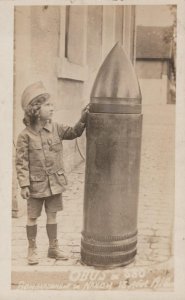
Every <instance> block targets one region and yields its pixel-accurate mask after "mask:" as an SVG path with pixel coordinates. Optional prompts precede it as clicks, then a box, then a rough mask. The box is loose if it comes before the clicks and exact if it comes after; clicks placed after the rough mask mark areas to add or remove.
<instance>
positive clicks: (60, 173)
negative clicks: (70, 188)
mask: <svg viewBox="0 0 185 300" xmlns="http://www.w3.org/2000/svg"><path fill="white" fill-rule="evenodd" d="M57 177H58V181H59V183H60V184H61V185H62V186H65V185H67V183H68V182H67V177H66V175H65V173H64V170H63V169H60V170H58V171H57Z"/></svg>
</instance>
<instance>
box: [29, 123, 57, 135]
mask: <svg viewBox="0 0 185 300" xmlns="http://www.w3.org/2000/svg"><path fill="white" fill-rule="evenodd" d="M27 128H28V130H30V131H31V132H32V133H34V134H35V135H37V134H38V133H39V132H37V131H36V130H34V129H33V128H32V127H31V126H27ZM42 129H46V130H47V131H49V132H52V122H47V123H46V124H45V125H44V126H43V127H42ZM42 129H41V130H42ZM39 131H40V130H39Z"/></svg>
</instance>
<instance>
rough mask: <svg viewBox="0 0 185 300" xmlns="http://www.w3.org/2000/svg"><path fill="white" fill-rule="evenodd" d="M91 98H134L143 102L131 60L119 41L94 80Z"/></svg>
mask: <svg viewBox="0 0 185 300" xmlns="http://www.w3.org/2000/svg"><path fill="white" fill-rule="evenodd" d="M91 98H122V99H123V98H126V99H128V98H132V99H138V101H137V103H138V104H139V103H141V93H140V88H139V84H138V80H137V76H136V74H135V70H134V68H133V66H132V63H131V61H130V60H129V58H128V57H127V55H126V53H125V51H124V50H123V48H122V47H121V46H120V45H119V43H117V44H116V45H115V46H114V47H113V48H112V50H111V51H110V52H109V54H108V55H107V57H106V58H105V60H104V62H103V64H102V65H101V67H100V69H99V72H98V74H97V77H96V80H95V82H94V85H93V88H92V91H91Z"/></svg>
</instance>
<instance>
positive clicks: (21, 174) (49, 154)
mask: <svg viewBox="0 0 185 300" xmlns="http://www.w3.org/2000/svg"><path fill="white" fill-rule="evenodd" d="M49 98H50V95H49V94H48V93H47V92H46V90H45V87H44V85H43V83H42V82H36V83H34V84H32V85H30V86H28V87H27V88H26V89H25V90H24V92H23V95H22V108H23V110H24V113H25V115H24V119H23V122H24V124H25V125H26V128H25V129H24V130H23V131H22V132H21V133H20V135H19V137H18V140H17V150H16V170H17V178H18V182H19V185H20V187H21V196H22V197H23V198H24V199H26V200H27V215H28V218H27V226H26V231H27V238H28V242H29V247H28V257H27V258H28V264H37V263H38V257H37V251H36V249H37V247H36V235H37V218H38V217H39V216H40V215H41V210H42V206H43V204H44V205H45V211H46V215H47V224H46V230H47V235H48V238H49V249H48V257H50V258H55V259H62V260H65V259H67V258H66V257H65V256H64V255H63V254H62V252H61V250H60V249H59V246H58V241H57V222H56V215H57V211H60V210H62V209H63V207H62V192H63V191H64V190H65V185H66V184H67V181H66V176H65V173H64V165H63V158H62V156H63V150H62V140H72V139H75V138H77V137H79V136H81V134H82V133H83V131H84V129H85V125H86V118H87V113H88V109H87V107H86V108H85V109H84V110H83V111H82V116H81V118H80V120H79V122H78V123H77V124H76V125H75V126H74V127H69V126H63V125H61V124H58V123H54V122H52V115H53V104H52V103H51V101H50V99H49Z"/></svg>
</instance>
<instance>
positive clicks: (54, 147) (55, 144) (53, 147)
mask: <svg viewBox="0 0 185 300" xmlns="http://www.w3.org/2000/svg"><path fill="white" fill-rule="evenodd" d="M50 150H52V151H54V152H59V151H62V143H61V141H60V140H59V139H56V140H53V143H52V144H51V146H50Z"/></svg>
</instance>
